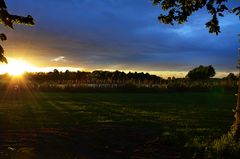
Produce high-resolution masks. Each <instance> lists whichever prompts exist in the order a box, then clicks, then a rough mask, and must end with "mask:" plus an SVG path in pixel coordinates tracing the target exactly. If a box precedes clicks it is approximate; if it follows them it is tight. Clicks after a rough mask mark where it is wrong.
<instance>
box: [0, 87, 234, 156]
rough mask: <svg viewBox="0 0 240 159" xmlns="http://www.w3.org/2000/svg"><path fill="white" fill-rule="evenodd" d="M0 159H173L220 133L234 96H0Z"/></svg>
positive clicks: (229, 118)
mask: <svg viewBox="0 0 240 159" xmlns="http://www.w3.org/2000/svg"><path fill="white" fill-rule="evenodd" d="M0 95H1V103H0V158H39V159H40V158H64V159H65V158H69V159H70V158H72V159H78V158H90V159H95V158H96V159H98V158H104V159H106V158H119V159H120V158H121V159H122V158H136V159H140V158H179V157H180V156H182V155H183V154H184V152H185V148H184V145H185V143H186V142H188V141H190V140H191V139H193V138H195V137H202V138H209V139H214V138H218V137H219V136H221V135H222V134H223V133H226V132H227V131H228V130H229V128H230V126H231V124H232V122H233V113H232V109H233V108H234V107H235V103H236V102H235V101H236V97H235V96H234V93H226V92H223V91H215V92H175V93H76V92H70V93H68V92H34V91H20V90H15V91H14V90H11V91H7V92H4V91H2V92H1V93H0Z"/></svg>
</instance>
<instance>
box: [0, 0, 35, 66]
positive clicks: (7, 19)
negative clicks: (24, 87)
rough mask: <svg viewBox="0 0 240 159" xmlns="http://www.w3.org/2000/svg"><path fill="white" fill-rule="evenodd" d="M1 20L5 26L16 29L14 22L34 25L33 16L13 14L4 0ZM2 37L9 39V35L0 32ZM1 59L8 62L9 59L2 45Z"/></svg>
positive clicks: (0, 0) (1, 1) (0, 1)
mask: <svg viewBox="0 0 240 159" xmlns="http://www.w3.org/2000/svg"><path fill="white" fill-rule="evenodd" d="M0 21H1V23H2V24H4V26H5V27H8V28H11V29H14V26H13V25H14V23H16V24H25V25H34V21H33V18H32V17H31V16H30V15H28V16H27V17H23V16H18V15H12V14H10V13H9V12H8V10H7V6H6V3H5V1H4V0H0ZM0 39H1V40H2V41H5V40H7V36H6V35H5V34H3V33H1V34H0ZM0 61H1V62H5V63H7V59H6V57H5V56H4V49H3V47H2V46H1V45H0Z"/></svg>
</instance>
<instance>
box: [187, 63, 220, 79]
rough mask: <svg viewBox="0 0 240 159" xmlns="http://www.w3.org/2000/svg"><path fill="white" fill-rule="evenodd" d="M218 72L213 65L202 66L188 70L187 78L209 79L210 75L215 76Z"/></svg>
mask: <svg viewBox="0 0 240 159" xmlns="http://www.w3.org/2000/svg"><path fill="white" fill-rule="evenodd" d="M215 74H216V72H215V69H214V68H213V67H212V65H209V66H202V65H200V66H199V67H196V68H194V69H192V70H191V71H189V72H188V74H187V76H186V77H187V78H189V79H191V80H205V79H209V78H210V77H214V76H215Z"/></svg>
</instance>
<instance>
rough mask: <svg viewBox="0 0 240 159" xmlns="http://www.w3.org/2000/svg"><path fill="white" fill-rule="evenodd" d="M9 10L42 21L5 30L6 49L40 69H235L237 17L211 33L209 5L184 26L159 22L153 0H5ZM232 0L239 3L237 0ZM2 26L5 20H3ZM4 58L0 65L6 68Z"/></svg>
mask: <svg viewBox="0 0 240 159" xmlns="http://www.w3.org/2000/svg"><path fill="white" fill-rule="evenodd" d="M6 3H7V6H8V9H9V12H11V13H14V14H20V15H28V14H30V15H32V16H33V17H34V19H35V21H36V26H34V27H27V26H22V25H20V26H16V27H15V30H9V29H3V30H4V32H5V33H6V34H7V36H8V41H6V42H4V44H3V47H4V48H5V50H6V56H7V57H8V58H13V59H22V60H24V61H26V62H27V63H28V64H29V65H31V66H32V67H34V68H36V69H35V70H38V71H49V70H51V69H53V68H55V67H56V68H59V69H60V70H61V69H62V70H64V69H70V70H77V69H80V70H85V71H92V70H121V71H139V72H140V71H141V72H142V71H144V72H150V73H153V74H157V75H161V76H172V75H174V76H184V75H185V73H186V71H188V70H190V69H192V68H193V67H196V66H198V65H213V67H214V68H216V70H217V71H218V72H219V73H220V74H224V73H229V72H233V71H237V70H236V63H237V48H238V47H239V43H238V40H237V39H238V38H237V34H238V33H240V29H239V28H240V27H239V24H240V20H239V17H236V16H233V15H227V16H226V17H225V18H221V19H220V25H221V31H222V33H221V34H220V35H219V36H215V35H210V34H209V33H208V29H206V28H205V25H204V24H205V23H206V22H207V21H208V20H209V19H210V16H209V15H208V14H207V12H206V11H205V10H201V11H200V12H199V13H196V14H194V15H193V16H192V17H191V18H190V19H189V22H187V23H186V24H184V25H180V26H179V25H175V26H168V25H164V24H161V23H159V22H158V20H157V16H158V15H159V13H160V8H159V7H158V6H153V5H152V4H151V1H150V0H137V1H136V0H21V1H19V0H6ZM232 3H233V5H234V3H235V4H239V5H240V2H235V1H232ZM2 27H3V26H2ZM2 65H3V64H1V65H0V67H3V66H2Z"/></svg>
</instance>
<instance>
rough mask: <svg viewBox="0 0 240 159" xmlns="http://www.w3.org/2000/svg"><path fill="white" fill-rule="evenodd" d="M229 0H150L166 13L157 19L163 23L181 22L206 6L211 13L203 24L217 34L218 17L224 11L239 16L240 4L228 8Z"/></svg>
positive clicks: (218, 28) (218, 30)
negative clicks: (210, 17) (209, 17)
mask: <svg viewBox="0 0 240 159" xmlns="http://www.w3.org/2000/svg"><path fill="white" fill-rule="evenodd" d="M230 1H232V0H230ZM230 1H229V0H152V2H153V4H154V5H159V6H161V8H162V10H163V11H166V12H167V13H166V14H160V15H159V17H158V19H159V21H160V22H162V23H165V24H171V25H174V23H178V24H183V23H184V22H187V20H188V17H189V16H191V15H192V14H193V13H194V12H196V11H198V10H200V9H202V8H206V9H207V11H208V13H209V14H211V16H212V19H210V20H209V21H208V22H207V23H206V24H205V25H206V27H207V28H208V29H209V32H210V33H215V34H216V35H218V34H219V33H220V32H221V31H220V25H219V20H218V18H219V17H224V15H225V14H226V13H232V14H236V15H237V16H239V17H240V6H237V7H235V8H229V7H228V6H227V4H230Z"/></svg>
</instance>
